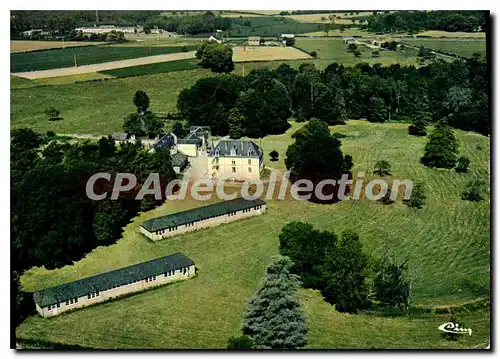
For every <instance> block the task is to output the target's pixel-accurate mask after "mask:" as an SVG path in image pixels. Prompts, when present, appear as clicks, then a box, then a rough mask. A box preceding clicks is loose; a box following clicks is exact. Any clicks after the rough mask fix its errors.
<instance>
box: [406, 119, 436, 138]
mask: <svg viewBox="0 0 500 359" xmlns="http://www.w3.org/2000/svg"><path fill="white" fill-rule="evenodd" d="M430 120H431V118H430V117H428V116H418V117H416V118H415V119H414V120H413V125H410V126H408V134H409V135H412V136H425V135H427V132H426V130H425V126H426V125H427V124H428V123H429V122H430Z"/></svg>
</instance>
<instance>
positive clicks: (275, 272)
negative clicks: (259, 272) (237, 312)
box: [243, 256, 307, 349]
mask: <svg viewBox="0 0 500 359" xmlns="http://www.w3.org/2000/svg"><path fill="white" fill-rule="evenodd" d="M292 265H293V262H292V261H291V259H290V258H288V257H284V256H274V257H273V258H272V259H271V263H270V264H269V266H268V267H267V268H266V276H265V277H264V279H263V280H262V283H261V288H260V289H259V290H258V292H257V293H255V294H254V295H253V296H252V297H251V298H250V301H249V306H248V309H247V312H246V313H245V318H244V323H243V333H244V334H245V335H247V336H248V337H250V339H252V341H253V342H254V343H255V344H256V345H257V346H261V347H268V348H272V349H295V348H300V347H303V346H304V345H306V344H307V327H306V321H305V318H304V316H303V314H302V311H301V310H300V304H299V301H298V300H297V298H296V297H295V292H296V290H297V288H298V286H299V284H300V282H299V279H298V276H297V275H295V274H292V273H291V271H290V268H291V267H292Z"/></svg>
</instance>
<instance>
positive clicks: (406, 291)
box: [373, 259, 410, 310]
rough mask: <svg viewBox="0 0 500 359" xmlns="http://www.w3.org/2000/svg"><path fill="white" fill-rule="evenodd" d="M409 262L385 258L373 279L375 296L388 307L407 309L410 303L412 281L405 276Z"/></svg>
mask: <svg viewBox="0 0 500 359" xmlns="http://www.w3.org/2000/svg"><path fill="white" fill-rule="evenodd" d="M406 270H407V264H406V263H402V264H397V263H395V262H393V261H390V260H389V259H384V260H383V261H382V263H381V264H380V265H379V270H378V272H377V274H376V275H375V278H374V280H373V288H374V292H375V294H374V297H375V299H376V300H378V301H379V303H380V304H381V305H383V306H386V307H399V308H401V309H404V310H407V309H408V306H409V303H410V282H409V281H408V280H407V279H406V278H405V272H406Z"/></svg>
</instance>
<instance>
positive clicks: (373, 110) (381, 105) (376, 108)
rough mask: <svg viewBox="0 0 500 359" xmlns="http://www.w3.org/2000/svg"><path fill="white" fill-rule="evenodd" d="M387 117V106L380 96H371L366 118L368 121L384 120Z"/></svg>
mask: <svg viewBox="0 0 500 359" xmlns="http://www.w3.org/2000/svg"><path fill="white" fill-rule="evenodd" d="M386 118H387V106H386V105H385V102H384V100H383V99H381V98H380V97H372V98H371V99H370V105H369V107H368V116H367V120H368V121H370V122H385V120H386Z"/></svg>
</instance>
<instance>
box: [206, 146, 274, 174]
mask: <svg viewBox="0 0 500 359" xmlns="http://www.w3.org/2000/svg"><path fill="white" fill-rule="evenodd" d="M263 165H264V154H263V152H262V150H261V148H260V147H259V146H257V144H256V143H255V142H253V141H249V140H231V139H222V140H220V141H219V142H217V144H216V145H215V146H214V148H212V149H211V150H210V152H209V153H208V166H209V172H211V173H212V178H218V177H221V176H226V177H227V178H230V179H233V180H236V181H243V180H248V179H260V172H261V170H262V167H263ZM210 167H211V168H210Z"/></svg>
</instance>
